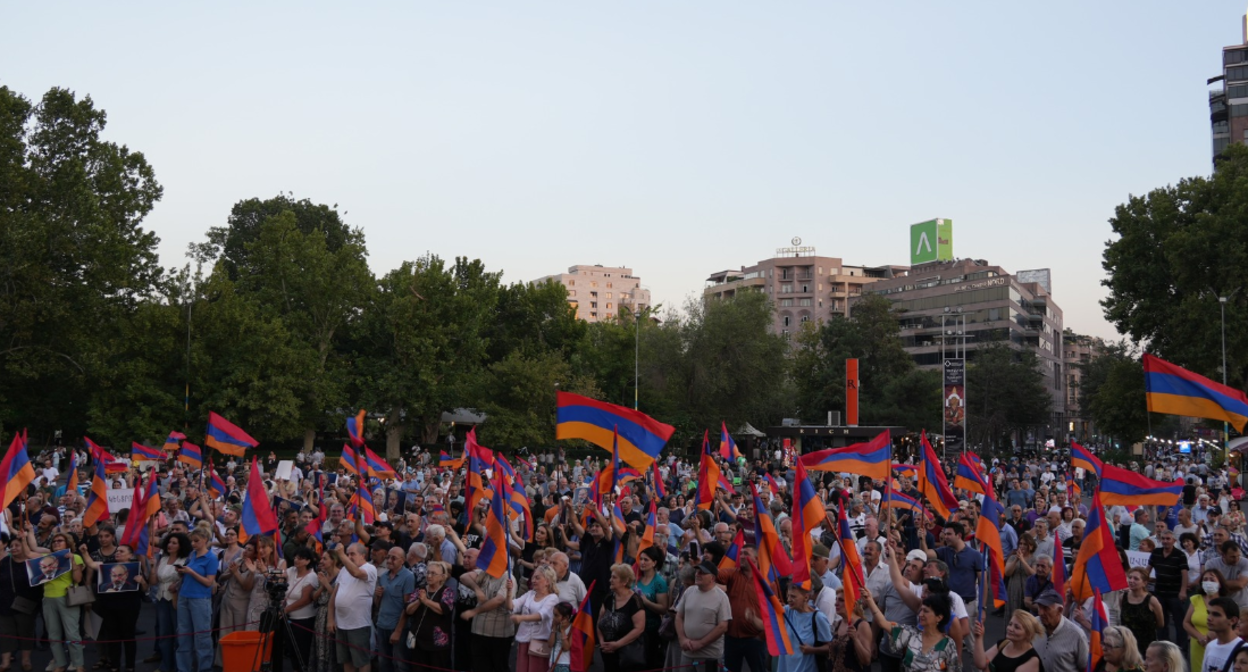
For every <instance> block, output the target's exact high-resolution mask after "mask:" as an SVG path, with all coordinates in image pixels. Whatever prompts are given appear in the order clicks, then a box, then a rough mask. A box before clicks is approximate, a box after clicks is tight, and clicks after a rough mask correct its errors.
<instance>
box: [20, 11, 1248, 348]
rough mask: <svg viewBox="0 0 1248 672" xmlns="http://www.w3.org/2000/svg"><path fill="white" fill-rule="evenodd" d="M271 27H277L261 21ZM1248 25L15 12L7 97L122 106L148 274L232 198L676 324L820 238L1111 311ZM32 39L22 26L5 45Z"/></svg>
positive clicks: (390, 252)
mask: <svg viewBox="0 0 1248 672" xmlns="http://www.w3.org/2000/svg"><path fill="white" fill-rule="evenodd" d="M261 5H263V6H261ZM1244 10H1245V2H1244V1H1243V0H1237V1H1235V2H1232V1H1230V0H1201V1H1200V2H1173V1H1163V0H1145V1H1142V2H1125V1H1114V2H1109V1H1106V2H1070V1H1059V2H1055V3H1018V2H1000V1H999V0H993V1H983V2H980V1H970V0H957V1H955V2H939V3H938V2H930V1H927V0H924V1H914V2H909V1H902V0H897V1H894V2H887V3H878V2H849V1H845V0H838V1H829V0H818V1H810V2H807V1H800V0H795V1H793V2H785V3H762V2H732V1H724V2H708V1H702V2H693V1H686V2H672V1H670V0H668V1H664V2H654V1H646V0H631V1H629V2H611V3H607V2H563V1H557V0H550V1H545V2H515V1H514V0H512V1H509V2H484V1H479V2H374V3H345V2H332V3H313V2H299V3H286V4H283V3H277V2H271V3H229V2H215V3H193V4H192V3H168V2H150V3H141V2H125V3H98V2H96V3H85V2H84V3H46V2H38V3H36V2H27V3H13V4H11V5H10V6H9V7H7V8H6V9H5V10H4V18H5V23H6V24H7V25H8V26H9V27H10V30H7V31H6V34H5V37H4V39H3V40H0V63H2V64H3V65H4V67H3V68H0V84H4V85H7V86H9V87H11V88H13V89H16V90H17V91H20V92H22V93H23V94H25V95H26V96H27V97H30V98H34V99H37V98H38V97H39V96H41V95H42V93H43V92H44V91H46V90H47V89H48V88H50V87H52V86H63V87H67V88H70V89H73V90H75V91H76V92H78V93H79V94H80V95H85V94H90V95H91V97H92V98H93V99H94V100H95V102H96V104H97V105H98V106H99V107H102V108H103V109H105V110H107V112H108V115H109V126H108V129H107V131H106V137H107V138H108V139H111V140H114V141H117V142H121V143H124V144H126V145H128V146H130V147H131V148H133V149H137V150H140V151H142V152H144V153H145V154H146V155H147V157H148V159H149V161H150V162H151V163H152V164H153V166H154V167H155V170H156V174H157V178H158V179H159V181H160V182H161V183H162V184H163V185H164V187H165V196H164V199H163V200H162V201H161V202H160V203H159V204H158V205H157V206H156V209H155V210H154V211H153V212H152V214H151V215H150V217H149V218H148V219H147V221H146V225H147V226H148V227H149V228H152V229H154V230H155V231H156V232H157V234H158V235H159V236H160V238H161V246H160V252H161V259H162V262H163V263H165V264H166V265H169V266H175V265H176V266H180V265H182V264H183V263H185V262H186V258H185V250H186V246H187V244H188V243H190V242H192V241H199V240H202V237H203V234H204V232H205V231H206V230H207V229H208V227H210V226H219V225H222V224H224V223H225V220H226V216H227V215H228V213H229V209H230V207H231V205H232V204H233V203H235V202H236V201H239V200H241V199H244V198H249V197H261V198H267V197H271V196H274V195H276V194H277V193H278V192H279V191H280V192H286V191H289V192H293V193H294V195H295V197H296V198H305V197H306V198H309V199H311V200H313V201H316V202H323V203H328V204H333V203H337V204H338V205H339V210H340V211H346V213H347V214H346V217H345V219H346V221H347V222H348V223H349V224H351V225H352V226H358V227H361V228H363V230H364V232H365V234H366V236H367V241H368V246H369V250H370V263H371V265H372V267H373V269H374V271H375V272H377V273H379V274H380V273H384V272H386V271H387V270H389V269H391V268H394V267H395V266H396V265H398V264H399V263H400V262H402V261H403V260H406V259H414V258H416V257H418V256H420V255H422V254H424V253H425V252H427V251H428V252H433V253H435V254H438V255H441V256H443V257H446V258H450V257H454V256H457V255H468V256H473V257H479V258H481V259H482V260H484V261H485V263H486V264H487V266H488V267H490V268H491V269H496V270H502V271H504V279H505V280H507V281H517V280H530V279H533V278H537V277H540V276H543V275H547V274H551V273H558V272H562V271H563V270H565V269H566V268H567V267H569V266H572V265H574V264H594V263H601V264H606V265H624V266H631V267H632V268H634V269H635V271H636V273H637V274H638V275H640V276H641V278H642V281H643V283H644V284H645V285H647V286H648V287H649V288H650V289H651V290H652V292H653V294H654V300H655V301H661V302H663V303H664V304H666V305H667V306H674V305H678V304H681V303H683V302H684V301H685V300H686V298H688V297H690V296H695V295H697V294H699V293H700V292H701V290H702V287H703V283H704V281H705V279H706V277H707V276H708V275H710V274H711V273H712V272H714V271H718V270H722V269H725V268H736V267H739V266H741V265H749V264H752V263H755V262H756V261H758V260H760V259H764V258H767V257H770V256H772V254H773V252H774V249H775V248H776V247H779V246H783V245H787V244H788V241H789V239H791V238H792V237H794V236H801V238H802V239H803V241H804V242H805V243H806V244H808V245H814V246H815V247H816V248H817V250H818V253H819V254H822V255H827V256H839V257H842V258H844V259H845V261H846V263H850V264H869V265H876V264H890V263H891V264H906V263H908V258H909V257H908V252H907V249H906V248H907V244H908V226H909V225H910V224H912V223H915V222H919V221H923V220H926V219H931V218H933V217H946V218H951V219H953V220H954V230H955V244H954V252H955V254H956V255H957V256H959V257H974V258H983V259H987V260H989V261H990V262H991V263H995V264H999V265H1002V266H1004V267H1005V268H1006V269H1008V270H1010V271H1016V270H1020V269H1027V268H1043V267H1050V268H1052V269H1053V284H1054V286H1053V290H1054V296H1055V301H1056V302H1057V303H1058V305H1060V306H1061V307H1062V308H1063V310H1064V311H1065V318H1066V326H1068V327H1070V328H1073V329H1074V330H1076V331H1079V332H1083V333H1091V334H1096V335H1101V336H1114V330H1113V328H1112V327H1111V326H1110V325H1109V324H1107V323H1106V322H1105V321H1104V319H1103V317H1102V315H1101V309H1100V307H1099V305H1098V303H1097V301H1098V300H1099V299H1100V298H1102V297H1103V296H1104V293H1105V292H1104V289H1103V288H1102V287H1101V285H1100V282H1101V280H1102V279H1103V277H1104V273H1103V271H1102V270H1101V265H1100V262H1101V252H1102V250H1103V247H1104V243H1105V241H1106V240H1108V239H1109V238H1110V236H1111V232H1110V230H1109V225H1108V223H1107V219H1108V218H1109V217H1110V216H1112V214H1113V209H1114V206H1115V205H1117V204H1119V203H1122V202H1123V201H1124V200H1126V199H1127V197H1128V196H1129V195H1130V194H1141V193H1144V192H1147V191H1148V190H1150V189H1153V188H1155V187H1158V186H1162V185H1165V184H1169V183H1173V182H1176V181H1177V180H1179V179H1180V178H1182V177H1186V176H1193V175H1205V174H1208V172H1209V171H1210V145H1211V140H1210V132H1209V108H1208V99H1207V93H1206V92H1207V90H1208V88H1209V87H1208V86H1207V85H1206V84H1205V80H1206V79H1207V78H1208V77H1211V76H1214V75H1218V74H1221V65H1220V63H1221V47H1223V46H1225V45H1229V44H1236V43H1239V42H1241V41H1242V39H1241V37H1242V36H1241V20H1242V18H1241V17H1242V15H1243V13H1244ZM19 27H20V29H18V28H19Z"/></svg>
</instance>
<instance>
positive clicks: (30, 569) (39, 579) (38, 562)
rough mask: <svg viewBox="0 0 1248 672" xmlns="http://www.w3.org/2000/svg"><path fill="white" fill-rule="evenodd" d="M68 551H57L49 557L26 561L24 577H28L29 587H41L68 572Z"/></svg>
mask: <svg viewBox="0 0 1248 672" xmlns="http://www.w3.org/2000/svg"><path fill="white" fill-rule="evenodd" d="M72 561H73V559H72V558H70V557H69V549H64V550H60V551H57V552H55V553H53V554H51V555H45V556H42V557H39V558H30V559H29V560H27V561H26V575H27V576H28V577H30V585H31V586H41V585H43V584H45V583H47V582H49V581H51V580H52V579H55V578H57V577H59V576H61V575H62V574H64V573H66V572H68V571H69V570H70V563H71V562H72Z"/></svg>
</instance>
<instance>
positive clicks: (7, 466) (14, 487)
mask: <svg viewBox="0 0 1248 672" xmlns="http://www.w3.org/2000/svg"><path fill="white" fill-rule="evenodd" d="M26 437H27V433H26V430H24V429H23V430H22V431H20V432H18V433H17V434H14V435H13V443H11V444H9V452H7V453H5V454H4V459H3V460H0V478H3V479H4V505H3V506H0V508H5V509H7V508H9V505H10V504H12V503H13V500H15V499H17V498H18V496H20V495H21V494H22V492H23V491H25V490H26V486H28V485H30V484H31V483H34V482H35V478H36V476H35V468H34V466H32V465H31V464H30V454H29V453H28V452H27V450H26V446H27V438H26ZM70 478H75V477H73V476H71V477H70ZM76 484H77V482H76V480H75V485H76ZM104 507H105V511H107V510H108V502H107V500H106V501H105V503H104Z"/></svg>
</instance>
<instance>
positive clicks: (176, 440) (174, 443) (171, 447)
mask: <svg viewBox="0 0 1248 672" xmlns="http://www.w3.org/2000/svg"><path fill="white" fill-rule="evenodd" d="M185 439H186V435H185V434H183V433H182V432H169V438H167V439H165V445H164V446H163V447H164V450H165V452H166V453H174V452H177V450H178V448H179V447H180V443H181V442H182V441H184V440H185Z"/></svg>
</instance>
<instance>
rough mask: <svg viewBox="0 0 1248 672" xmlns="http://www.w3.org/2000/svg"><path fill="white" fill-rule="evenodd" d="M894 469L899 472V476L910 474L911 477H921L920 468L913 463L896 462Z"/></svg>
mask: <svg viewBox="0 0 1248 672" xmlns="http://www.w3.org/2000/svg"><path fill="white" fill-rule="evenodd" d="M893 471H895V472H897V475H898V476H909V477H910V478H918V477H919V468H918V466H916V465H913V464H898V463H896V462H894V463H893Z"/></svg>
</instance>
